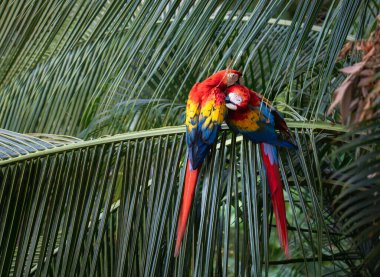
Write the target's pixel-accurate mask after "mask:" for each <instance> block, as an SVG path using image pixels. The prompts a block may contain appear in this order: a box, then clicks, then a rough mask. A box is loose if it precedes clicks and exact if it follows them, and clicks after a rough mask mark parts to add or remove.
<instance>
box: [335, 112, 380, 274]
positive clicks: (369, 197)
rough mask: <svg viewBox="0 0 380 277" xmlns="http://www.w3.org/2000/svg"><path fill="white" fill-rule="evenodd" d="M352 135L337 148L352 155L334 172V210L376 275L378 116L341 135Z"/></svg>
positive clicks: (379, 167) (379, 161)
mask: <svg viewBox="0 0 380 277" xmlns="http://www.w3.org/2000/svg"><path fill="white" fill-rule="evenodd" d="M349 137H353V139H352V140H351V141H350V142H349V143H347V144H346V145H344V146H342V147H340V148H339V149H338V151H339V152H337V154H339V155H344V154H345V155H348V156H349V157H351V159H350V160H349V161H347V162H345V165H344V166H341V168H340V169H339V170H338V171H337V172H336V173H335V174H334V175H333V177H334V179H336V180H337V184H336V187H337V189H338V192H339V194H338V195H337V197H336V198H335V206H336V208H335V214H336V216H337V217H339V219H340V222H341V224H342V229H343V230H344V232H345V233H346V234H347V235H350V236H352V237H353V238H354V240H355V243H356V245H357V247H358V248H359V249H361V251H362V253H363V255H364V256H366V262H365V266H366V267H368V269H369V270H370V271H371V273H372V274H373V275H376V274H377V273H378V272H380V263H379V260H378V259H377V257H378V255H379V253H380V252H379V251H380V248H379V242H378V241H379V240H378V234H379V231H380V228H379V226H378V225H379V224H378V221H379V219H380V217H379V215H380V205H379V201H378V200H379V193H380V187H379V180H380V175H379V172H380V159H379V158H380V153H379V143H378V142H379V138H380V132H379V119H378V118H377V119H373V120H371V121H367V122H364V123H362V124H361V126H359V127H358V128H356V129H355V130H354V131H352V132H350V133H348V134H346V135H345V136H344V137H343V138H342V139H347V138H349Z"/></svg>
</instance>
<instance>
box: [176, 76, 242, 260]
mask: <svg viewBox="0 0 380 277" xmlns="http://www.w3.org/2000/svg"><path fill="white" fill-rule="evenodd" d="M240 76H241V73H240V72H239V71H237V70H222V71H219V72H217V73H215V74H214V75H212V76H210V77H208V78H207V79H206V80H204V81H203V82H201V83H196V84H195V85H194V86H193V87H192V89H191V91H190V93H189V98H188V100H187V105H186V143H187V150H188V151H187V152H188V161H187V166H186V174H185V181H184V189H183V198H182V203H181V211H180V214H179V218H178V225H177V240H176V245H175V251H174V256H175V257H177V256H178V254H179V250H180V248H181V242H182V238H183V235H184V234H185V230H186V223H187V218H188V217H189V212H190V208H191V204H192V201H193V197H194V191H195V186H196V184H197V180H198V175H199V172H200V170H201V166H202V163H203V161H204V159H205V157H206V155H207V153H208V152H209V150H210V148H211V146H212V144H213V143H214V142H215V140H216V137H217V135H218V131H219V129H220V125H221V124H222V123H223V121H224V117H225V115H226V113H227V108H226V103H225V97H226V95H225V90H226V88H227V87H228V86H231V85H234V84H235V83H236V82H237V81H238V80H239V77H240Z"/></svg>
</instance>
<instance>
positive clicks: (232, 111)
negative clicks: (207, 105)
mask: <svg viewBox="0 0 380 277" xmlns="http://www.w3.org/2000/svg"><path fill="white" fill-rule="evenodd" d="M226 94H227V96H226V106H227V108H228V109H229V111H228V115H227V117H226V123H227V124H228V126H229V127H230V129H231V130H232V131H234V132H236V133H240V134H242V135H243V136H244V137H245V138H247V139H249V140H251V141H253V142H254V143H260V148H261V153H262V157H263V162H264V167H265V170H266V174H267V178H268V185H269V189H270V192H271V199H272V206H273V212H274V215H275V218H276V223H277V232H278V237H279V240H280V244H281V247H282V248H283V249H284V251H285V255H286V256H288V255H289V250H288V249H289V248H288V234H287V228H286V212H285V201H284V195H283V192H282V182H281V177H280V171H279V166H278V154H277V149H276V146H282V147H286V148H290V149H296V148H297V147H296V146H295V145H294V144H292V143H291V142H289V141H286V140H282V139H281V138H280V137H279V135H278V134H277V133H276V131H275V130H276V129H277V130H279V131H280V132H281V133H285V134H287V135H289V134H290V132H289V128H288V126H287V125H286V123H285V121H284V119H283V117H282V116H281V115H280V114H279V113H278V111H277V110H276V109H274V108H273V107H272V106H271V104H270V103H269V101H268V100H267V99H265V98H264V97H262V96H261V95H260V94H258V93H256V92H254V91H252V90H250V89H248V88H247V87H245V86H242V85H234V86H231V87H229V88H227V90H226Z"/></svg>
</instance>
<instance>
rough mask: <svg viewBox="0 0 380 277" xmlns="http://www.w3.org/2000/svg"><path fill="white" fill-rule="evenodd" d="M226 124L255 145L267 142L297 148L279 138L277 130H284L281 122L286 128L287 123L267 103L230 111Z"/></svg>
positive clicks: (258, 103)
mask: <svg viewBox="0 0 380 277" xmlns="http://www.w3.org/2000/svg"><path fill="white" fill-rule="evenodd" d="M278 118H280V119H281V120H282V121H281V120H279V119H278ZM226 122H227V124H228V126H229V127H230V129H232V130H233V131H235V132H237V133H241V134H242V135H243V136H245V137H246V138H248V139H249V140H251V141H253V142H255V143H262V142H266V143H269V144H272V145H278V146H283V147H288V148H294V147H295V146H294V145H293V144H292V143H290V142H287V141H284V140H281V139H280V138H279V136H278V134H277V133H276V130H275V129H278V128H280V130H281V128H284V127H283V126H282V125H281V124H282V123H281V122H283V124H284V126H286V123H285V121H284V120H283V119H282V117H281V115H280V114H279V113H278V112H277V111H276V110H275V109H274V108H273V107H272V106H270V104H269V102H267V101H265V102H256V104H255V105H252V104H249V105H248V108H247V109H244V110H240V111H239V110H237V111H230V112H229V116H228V118H227V120H226ZM278 126H280V127H278ZM286 130H287V126H286Z"/></svg>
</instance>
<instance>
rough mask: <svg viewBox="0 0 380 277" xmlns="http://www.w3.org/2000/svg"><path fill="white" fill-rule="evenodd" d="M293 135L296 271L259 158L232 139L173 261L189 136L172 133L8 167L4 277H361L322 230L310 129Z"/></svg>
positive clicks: (333, 236) (74, 146) (218, 150)
mask: <svg viewBox="0 0 380 277" xmlns="http://www.w3.org/2000/svg"><path fill="white" fill-rule="evenodd" d="M290 125H291V123H290ZM312 125H313V124H311V126H312ZM326 127H328V125H326ZM332 128H334V127H332ZM295 134H296V138H297V144H298V146H299V147H300V149H305V150H304V151H299V152H297V153H289V152H286V151H285V152H283V151H282V156H281V157H282V159H281V160H282V162H281V173H282V175H283V177H284V184H285V189H286V192H287V198H286V199H287V207H288V208H287V209H288V214H290V216H288V224H289V230H290V249H291V255H292V257H291V259H289V260H282V258H280V257H281V256H283V254H282V250H281V248H280V245H279V243H278V242H277V235H276V233H275V229H276V228H275V223H274V221H273V218H272V216H271V208H270V207H271V206H270V205H269V199H268V189H267V188H266V184H265V181H264V180H265V178H264V177H263V176H262V173H263V171H262V170H261V168H262V164H261V158H259V157H260V156H259V152H258V149H257V148H256V146H255V145H254V144H251V143H250V142H248V141H245V140H242V138H241V137H237V138H236V137H235V136H234V135H233V136H230V133H229V132H227V131H223V132H222V134H221V139H220V142H219V144H218V145H215V147H214V149H213V151H212V153H211V154H210V156H209V158H208V160H207V162H206V163H205V164H206V166H205V168H204V170H203V171H202V173H201V181H200V183H199V185H198V186H197V192H196V199H195V203H194V206H193V207H194V208H193V210H192V213H191V216H190V220H189V228H188V230H187V233H186V235H185V239H184V244H183V248H182V250H181V253H180V256H179V258H177V259H174V258H173V247H174V244H173V243H174V235H175V230H176V221H177V216H178V210H179V204H180V198H181V197H180V195H181V192H182V183H183V174H184V162H185V161H184V160H183V157H184V155H185V147H184V128H183V127H174V128H163V129H157V130H152V131H144V132H137V133H128V134H124V135H117V136H109V137H105V138H99V139H96V140H92V141H82V142H76V143H71V144H67V145H63V146H59V147H55V148H51V149H45V150H41V151H37V152H34V153H31V154H26V155H20V156H18V157H14V158H10V159H7V160H3V161H0V167H1V188H2V190H1V193H0V203H1V211H2V212H1V221H0V222H1V225H0V232H1V235H2V236H1V240H0V249H1V250H0V262H1V267H0V268H2V275H7V274H9V273H12V274H16V275H18V274H27V273H31V272H34V273H36V274H37V275H40V274H42V275H46V274H55V275H65V274H68V275H73V274H79V275H81V274H86V275H88V274H89V275H93V274H95V273H97V274H100V275H101V274H106V273H108V274H110V275H115V274H119V275H124V274H127V275H145V274H147V275H167V274H169V275H175V276H182V275H183V274H186V275H187V274H190V273H191V274H198V275H215V274H223V275H226V274H228V275H229V274H254V275H261V274H272V273H280V272H282V273H283V274H285V272H289V270H298V271H297V272H299V274H302V273H303V274H305V275H315V274H317V275H319V274H322V273H323V274H325V273H332V272H338V269H339V270H344V271H345V272H352V268H355V266H356V265H357V264H358V263H359V262H360V257H359V256H358V255H356V256H355V255H351V256H350V257H347V256H343V255H344V253H345V252H344V251H343V250H347V247H348V246H347V243H344V242H345V240H343V241H342V235H341V234H340V233H339V230H337V229H336V228H335V227H333V226H330V225H329V224H326V223H323V224H322V222H325V220H326V218H329V215H328V214H326V212H325V211H323V210H322V207H321V206H320V204H318V199H317V195H318V190H319V185H318V182H317V181H315V180H316V179H315V178H314V177H313V176H314V175H315V174H316V172H317V171H318V170H319V169H318V168H317V166H318V164H317V163H316V162H315V159H314V158H313V157H310V156H309V155H308V151H307V150H306V149H307V147H308V145H309V146H310V145H311V144H313V143H314V142H313V141H314V140H313V139H311V135H312V134H313V129H304V130H303V131H298V130H295ZM11 204H12V208H10V207H11ZM300 263H301V264H303V266H301V267H300ZM285 265H286V268H287V269H286V271H284V268H283V266H285Z"/></svg>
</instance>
